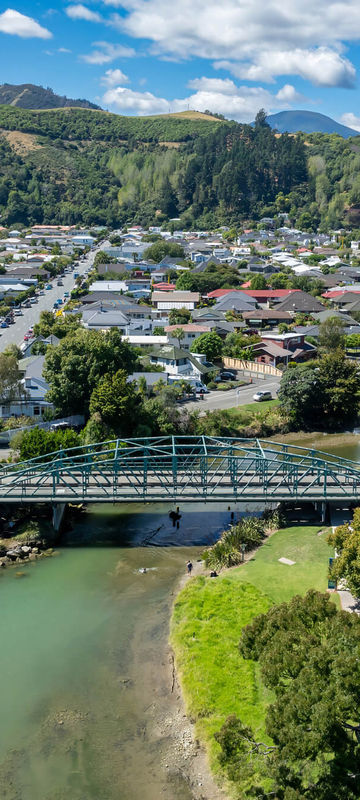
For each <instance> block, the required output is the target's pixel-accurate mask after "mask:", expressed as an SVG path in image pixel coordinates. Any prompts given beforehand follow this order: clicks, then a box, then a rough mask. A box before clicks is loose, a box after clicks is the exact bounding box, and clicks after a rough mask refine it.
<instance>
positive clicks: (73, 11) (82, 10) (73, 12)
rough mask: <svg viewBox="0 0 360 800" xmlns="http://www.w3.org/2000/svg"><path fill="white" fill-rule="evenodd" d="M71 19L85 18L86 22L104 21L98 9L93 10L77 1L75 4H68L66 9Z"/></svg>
mask: <svg viewBox="0 0 360 800" xmlns="http://www.w3.org/2000/svg"><path fill="white" fill-rule="evenodd" d="M65 14H67V16H68V17H70V19H84V20H86V22H102V17H101V15H100V14H98V12H97V11H91V9H90V8H87V7H86V6H83V5H82V3H77V4H76V5H74V6H68V7H67V8H66V9H65Z"/></svg>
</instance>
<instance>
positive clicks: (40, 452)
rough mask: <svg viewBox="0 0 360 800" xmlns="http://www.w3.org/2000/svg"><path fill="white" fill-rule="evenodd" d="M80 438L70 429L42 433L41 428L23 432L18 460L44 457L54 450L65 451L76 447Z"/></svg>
mask: <svg viewBox="0 0 360 800" xmlns="http://www.w3.org/2000/svg"><path fill="white" fill-rule="evenodd" d="M79 445H80V438H79V435H78V434H77V433H75V431H73V430H72V429H71V428H67V429H65V430H59V431H44V430H43V428H34V429H33V430H31V431H25V432H24V433H23V434H21V439H20V448H19V449H20V459H21V461H25V460H26V459H28V458H36V457H37V456H46V455H49V453H54V452H55V451H56V450H64V451H66V450H67V449H69V448H70V447H78V446H79Z"/></svg>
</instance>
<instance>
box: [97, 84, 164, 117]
mask: <svg viewBox="0 0 360 800" xmlns="http://www.w3.org/2000/svg"><path fill="white" fill-rule="evenodd" d="M102 100H103V103H105V105H109V106H114V107H115V108H116V109H117V110H118V111H134V112H135V113H136V114H139V115H147V114H166V113H167V112H168V111H169V109H170V107H171V104H170V103H169V101H168V100H165V98H163V97H155V95H154V94H151V92H134V91H133V90H132V89H125V88H124V86H117V87H116V88H114V89H109V90H108V91H107V92H105V94H104V97H103V98H102Z"/></svg>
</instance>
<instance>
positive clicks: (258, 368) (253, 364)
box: [223, 356, 283, 378]
mask: <svg viewBox="0 0 360 800" xmlns="http://www.w3.org/2000/svg"><path fill="white" fill-rule="evenodd" d="M223 362H224V367H231V368H232V369H238V370H243V371H246V372H255V373H256V374H257V375H259V376H260V375H263V376H264V377H265V376H266V375H270V376H272V377H274V378H281V377H282V374H283V373H282V371H281V370H280V369H277V367H273V366H272V364H263V363H262V362H261V361H244V360H243V359H241V358H229V357H228V356H225V358H223Z"/></svg>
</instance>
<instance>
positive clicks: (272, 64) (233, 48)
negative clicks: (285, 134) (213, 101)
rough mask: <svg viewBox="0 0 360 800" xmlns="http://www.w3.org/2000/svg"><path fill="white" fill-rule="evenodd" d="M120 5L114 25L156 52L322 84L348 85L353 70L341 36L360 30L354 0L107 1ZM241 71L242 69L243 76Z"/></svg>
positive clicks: (248, 73)
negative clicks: (223, 62)
mask: <svg viewBox="0 0 360 800" xmlns="http://www.w3.org/2000/svg"><path fill="white" fill-rule="evenodd" d="M104 2H105V4H106V5H109V6H113V7H117V6H122V7H123V8H124V9H125V10H126V11H127V13H126V14H125V16H119V15H116V14H114V16H113V19H112V22H113V24H114V26H115V27H117V28H119V29H121V30H123V31H124V32H125V33H127V34H129V35H130V36H133V37H134V38H139V39H149V40H150V41H151V42H152V43H153V46H152V51H153V53H155V54H158V55H161V56H166V57H168V56H171V57H177V58H179V59H184V58H185V59H186V58H190V57H200V58H207V59H210V58H211V59H226V60H230V61H235V62H237V64H238V70H239V71H238V72H237V73H236V74H237V76H238V77H241V78H245V77H246V78H247V79H250V80H271V79H272V76H273V75H300V76H302V77H304V78H305V79H306V80H310V81H312V82H313V83H315V84H316V85H319V86H345V87H349V86H352V85H353V83H354V79H355V69H354V67H353V65H352V64H351V63H350V61H349V60H348V59H347V58H345V57H344V55H343V50H344V48H343V44H342V43H343V42H351V41H356V40H357V39H358V38H359V31H360V3H359V2H358V0H317V2H316V3H314V0H291V1H290V2H288V3H285V2H280V0H267V3H266V4H265V5H264V2H263V0H223V2H221V3H219V2H218V0H177V2H176V3H175V4H173V5H172V7H171V13H169V4H168V0H104ZM240 70H241V74H240Z"/></svg>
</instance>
